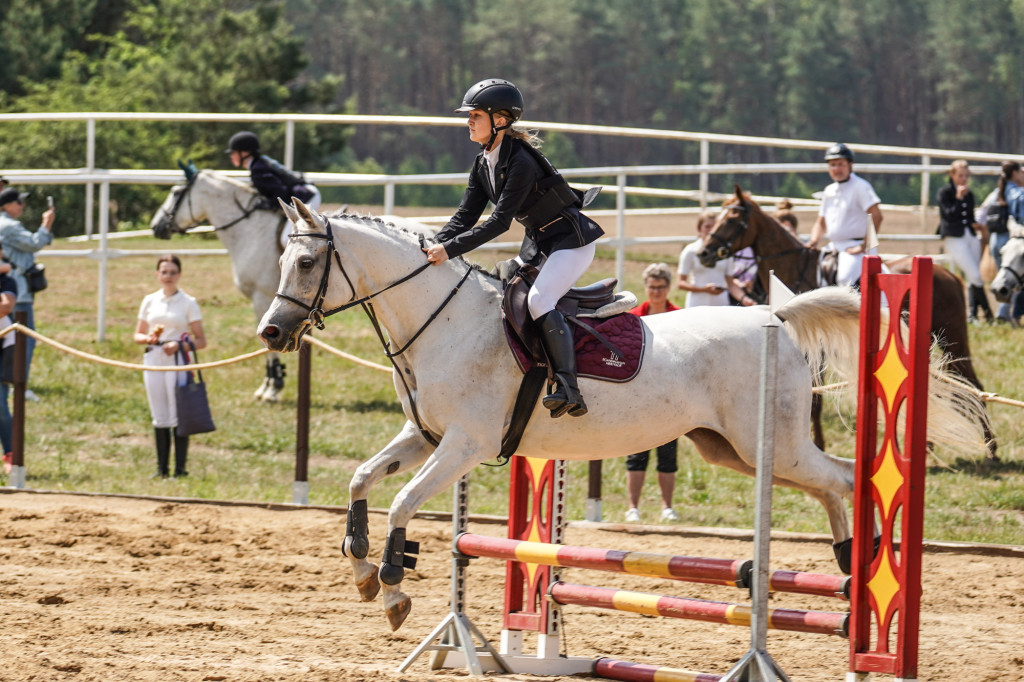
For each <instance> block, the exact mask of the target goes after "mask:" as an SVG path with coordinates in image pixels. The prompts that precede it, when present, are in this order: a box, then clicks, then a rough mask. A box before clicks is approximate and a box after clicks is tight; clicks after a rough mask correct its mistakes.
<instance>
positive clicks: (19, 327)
mask: <svg viewBox="0 0 1024 682" xmlns="http://www.w3.org/2000/svg"><path fill="white" fill-rule="evenodd" d="M12 331H13V332H21V333H23V334H26V335H28V336H31V337H32V338H34V339H35V340H36V341H42V342H43V343H45V344H48V345H50V346H53V347H54V348H56V349H58V350H62V351H64V352H65V353H69V354H71V355H74V356H76V357H79V358H82V359H84V360H91V361H93V362H98V363H99V364H101V365H107V366H109V367H117V368H120V369H133V370H138V371H143V372H180V371H182V370H181V367H182V366H180V365H170V366H167V367H150V366H149V365H140V364H138V363H135V362H122V361H120V360H110V359H108V358H104V357H101V356H99V355H93V354H92V353H86V352H84V351H80V350H77V349H75V348H72V347H71V346H66V345H64V344H63V343H60V342H59V341H54V340H53V339H51V338H48V337H46V336H43V335H42V334H40V333H39V332H37V331H36V330H34V329H29V328H28V327H26V326H25V325H23V324H20V323H18V322H15V323H14V324H12V325H10V326H9V327H5V328H4V329H0V337H2V336H6V335H7V334H8V333H10V332H12ZM304 340H305V341H306V342H307V343H309V344H311V345H313V346H316V347H317V348H319V349H320V350H323V351H326V352H328V353H331V354H332V355H336V356H338V357H339V358H343V359H345V360H348V361H350V362H354V363H355V364H357V365H362V366H363V367H368V368H370V369H376V370H379V371H381V372H391V371H393V370H392V368H391V367H385V366H384V365H378V364H377V363H374V362H370V361H369V360H363V359H362V358H360V357H357V356H355V355H351V354H349V353H346V352H345V351H342V350H338V349H337V348H335V347H333V346H330V345H328V344H326V343H324V342H323V341H321V340H320V339H318V338H315V337H313V336H311V335H309V334H307V335H306V337H305V339H304ZM269 352H270V349H269V348H261V349H259V350H256V351H253V352H251V353H245V354H243V355H236V356H235V357H233V358H227V359H226V360H217V361H216V362H201V363H199V364H194V365H188V369H189V370H204V369H213V368H215V367H224V366H226V365H231V364H234V363H236V362H243V361H245V360H251V359H252V358H256V357H259V356H261V355H265V354H267V353H269ZM849 385H850V382H848V381H841V382H839V383H836V384H828V385H826V386H815V387H814V388H813V389H811V390H812V391H813V392H814V393H829V392H831V391H836V390H839V389H841V388H847V387H848V386H849ZM972 390H973V391H974V394H975V395H976V396H977V397H978V399H979V400H981V401H982V402H986V403H999V404H1001V405H1009V406H1011V407H1020V408H1024V401H1021V400H1013V399H1012V398H1004V397H1002V396H1000V395H999V394H998V393H991V392H989V391H979V390H977V389H972Z"/></svg>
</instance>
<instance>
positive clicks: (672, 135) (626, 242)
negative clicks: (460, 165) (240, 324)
mask: <svg viewBox="0 0 1024 682" xmlns="http://www.w3.org/2000/svg"><path fill="white" fill-rule="evenodd" d="M118 121H132V122H140V121H154V122H155V121H179V122H181V121H191V122H206V123H210V122H223V123H277V124H281V125H283V126H284V129H285V146H284V156H283V159H284V163H285V165H288V166H291V165H293V160H294V155H295V126H296V124H332V125H356V126H362V125H378V126H379V125H385V126H419V127H422V126H426V127H462V126H464V125H465V122H464V120H463V119H461V118H456V117H430V116H369V115H353V114H349V115H327V114H210V113H158V112H153V113H126V112H70V113H65V112H61V113H58V112H35V113H31V112H29V113H4V114H0V129H2V127H3V125H4V124H5V123H16V122H54V123H56V122H65V123H66V122H72V123H74V122H78V123H82V124H84V125H85V128H86V130H85V154H84V159H83V161H84V163H85V165H84V166H83V167H82V168H71V169H13V168H12V169H7V168H5V169H0V173H2V174H3V175H4V176H5V177H6V178H7V179H8V180H9V181H11V182H12V183H31V184H36V185H48V184H50V185H84V186H85V189H86V193H85V199H86V200H85V233H86V237H90V238H91V237H93V232H94V230H93V226H94V220H93V216H94V213H97V214H98V216H99V230H98V237H97V238H98V240H99V246H98V248H97V249H94V250H89V251H69V250H64V251H61V250H47V251H44V252H43V253H42V254H41V255H42V256H43V257H57V258H60V257H83V256H84V257H87V258H92V259H94V260H97V261H98V262H99V268H100V276H99V281H100V286H99V291H98V292H97V296H98V302H97V337H98V338H99V339H100V340H103V338H104V335H105V329H104V328H105V318H106V313H105V310H106V276H107V263H108V260H109V259H111V258H120V257H126V256H140V255H151V253H152V252H148V251H140V250H134V251H133V250H115V249H111V248H110V247H109V246H108V244H107V239H108V236H109V231H110V225H109V216H110V186H111V185H112V184H148V185H173V184H176V183H179V182H180V181H181V173H180V171H177V170H128V169H116V170H106V169H100V168H96V163H95V159H96V139H97V136H98V127H97V126H98V124H101V123H104V122H118ZM522 125H523V126H525V127H528V128H531V129H537V130H546V131H555V132H562V133H573V134H583V135H603V136H610V137H627V138H645V139H658V140H665V141H667V142H685V143H691V142H692V143H698V144H699V151H698V157H699V163H696V164H677V165H648V166H599V167H588V168H565V169H561V172H562V174H563V175H564V176H565V177H567V178H570V179H573V180H575V181H576V182H574V184H577V185H578V186H581V187H589V186H593V185H587V184H586V183H582V182H580V180H581V179H588V178H591V179H595V180H600V179H601V178H608V177H614V178H615V182H614V184H611V185H607V184H605V185H602V187H603V188H604V189H605V190H606V191H608V192H610V193H613V194H614V196H615V201H616V207H615V209H614V210H605V211H593V212H591V213H593V214H594V215H595V216H601V215H603V216H615V218H616V225H615V230H614V234H613V235H610V236H609V237H607V238H605V239H603V240H602V246H606V247H610V248H614V249H615V250H616V274H617V276H618V277H619V280H620V281H621V280H622V279H623V272H624V263H625V250H626V248H628V247H630V246H637V245H643V244H664V243H682V242H685V241H688V240H689V239H691V237H682V236H673V237H632V238H630V237H627V235H626V217H627V216H629V215H651V214H671V213H692V212H696V211H698V210H702V209H704V208H706V207H707V205H708V203H709V202H711V201H717V200H720V199H722V198H724V196H725V195H722V194H718V193H715V192H711V191H709V189H708V184H709V183H708V180H709V178H710V176H711V175H720V174H737V173H742V174H747V173H749V174H754V173H758V174H765V173H818V172H821V171H822V165H821V164H817V163H755V164H743V163H719V164H713V163H711V161H710V159H711V145H712V144H715V145H732V146H736V145H739V146H750V147H774V148H786V149H801V150H817V151H820V150H822V149H825V148H826V147H827V146H828V145H829V144H831V142H828V141H820V140H795V139H782V138H768V137H753V136H748V135H723V134H716V133H699V132H688V131H678V130H656V129H646V128H629V127H620V126H595V125H579V124H569V123H556V122H550V121H523V122H522ZM849 146H850V147H851V149H853V150H854V151H855V152H856V153H858V154H862V155H863V154H867V155H870V154H877V155H888V156H904V157H912V158H916V159H918V162H917V163H896V164H892V163H864V162H858V164H857V168H858V170H861V171H864V172H868V173H887V174H905V175H919V176H920V181H921V200H920V203H919V204H916V205H912V206H906V205H886V206H883V209H884V210H886V211H892V212H896V211H908V212H916V213H918V214H919V215H920V219H921V225H922V227H925V226H926V225H927V221H928V220H929V211H928V205H929V199H930V195H931V190H930V176H931V174H933V173H943V172H945V171H946V169H947V166H946V165H945V164H933V163H932V159H953V158H964V159H968V160H970V161H978V162H982V163H988V162H992V163H995V164H999V163H1000V162H1002V161H1003V160H1005V159H1006V158H1008V156H1010V155H1006V154H992V153H987V152H977V151H969V150H948V149H928V148H921V147H894V146H889V145H872V144H850V145H849ZM680 156H682V154H680ZM973 171H974V173H975V174H979V175H994V174H998V173H999V166H998V165H995V166H986V165H980V166H977V167H975V168H974V169H973ZM227 174H229V175H234V176H236V177H245V175H246V174H245V173H244V172H237V171H235V172H228V173H227ZM651 175H661V176H664V175H679V176H696V177H697V179H698V187H697V189H679V190H674V189H658V188H650V187H637V186H631V185H630V184H629V180H630V178H635V177H644V176H651ZM306 177H307V178H309V180H310V181H312V182H315V183H316V184H318V185H322V186H327V187H342V186H382V187H383V188H384V202H383V203H384V213H385V214H386V215H391V214H394V212H395V188H396V187H397V186H399V185H460V184H462V183H464V182H465V177H466V175H465V173H431V174H419V175H396V174H357V173H318V172H308V173H306ZM97 186H98V187H99V202H98V206H97V205H96V201H95V200H96V197H95V194H96V187H97ZM631 196H632V197H660V198H664V199H675V200H679V201H685V202H693V203H696V204H698V205H699V207H692V208H673V209H647V210H645V209H628V208H627V203H628V201H627V200H628V198H629V197H631ZM754 198H755V199H756V200H757V201H759V202H762V203H767V202H774V201H776V200H777V199H778V198H779V197H769V196H755V197H754ZM789 199H790V201H792V203H793V204H795V205H797V206H804V207H814V206H817V205H818V203H819V202H818V201H817V200H816V199H813V198H789ZM96 209H98V211H97V210H96ZM418 220H422V221H423V222H438V221H440V220H444V218H418ZM879 238H880V239H882V240H888V241H930V240H933V239H935V237H933V236H931V235H894V234H881V235H879ZM489 248H492V249H502V250H507V249H515V248H518V244H512V243H506V242H500V243H494V244H491V245H489ZM182 253H186V251H183V252H182ZM187 253H189V254H199V253H202V254H206V253H225V251H224V250H222V249H211V250H200V249H194V250H189V251H187Z"/></svg>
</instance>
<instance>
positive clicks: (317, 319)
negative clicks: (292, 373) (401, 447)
mask: <svg viewBox="0 0 1024 682" xmlns="http://www.w3.org/2000/svg"><path fill="white" fill-rule="evenodd" d="M320 218H321V220H323V222H324V224H325V225H326V230H325V232H299V233H293V234H291V235H289V236H288V239H289V240H293V239H307V238H308V239H323V240H325V241H326V242H327V249H326V251H327V257H326V262H325V264H324V271H323V274H321V275H320V285H319V286H318V287H317V290H316V294H315V295H314V296H313V300H312V302H311V303H304V302H303V301H300V300H298V299H297V298H294V297H292V296H289V295H287V294H285V293H282V292H280V291H278V292H277V293H276V294H275V295H276V296H277V298H281V299H284V300H285V301H288V302H289V303H294V304H295V305H297V306H299V307H300V308H302V309H304V310H305V311H306V312H307V313H308V316H307V317H306V321H307V322H308V323H309V324H310V325H312V326H314V327H316V328H317V329H321V330H322V329H323V328H324V320H325V318H328V317H330V316H331V315H334V314H335V313H340V312H341V311H343V310H348V309H349V308H353V307H355V306H357V305H358V306H362V308H363V310H364V311H365V312H366V316H367V317H369V318H370V322H371V323H372V324H373V329H374V331H375V332H377V338H378V339H379V340H380V343H381V345H382V346H383V347H384V354H385V355H386V356H387V358H388V359H389V360H391V364H392V366H393V367H394V369H395V374H397V375H398V376H399V377H400V378H401V380H402V385H403V386H404V387H405V393H406V395H408V396H409V405H410V406H411V408H412V414H413V418H414V419H415V421H416V426H417V427H418V428H419V430H420V433H421V434H422V435H423V437H424V438H425V439H426V440H427V442H428V443H430V444H431V445H433V446H434V447H437V446H438V445H439V443H440V441H439V440H438V439H437V437H436V436H434V434H433V433H431V432H430V431H428V430H427V429H425V428H424V427H423V424H422V423H421V421H420V416H419V412H418V411H417V409H416V400H415V399H414V398H413V394H412V391H410V390H409V386H408V384H406V382H405V375H404V373H403V372H402V371H401V370H399V368H398V364H397V363H396V362H395V358H396V357H398V356H399V355H401V354H402V353H404V352H405V351H407V350H408V349H409V347H410V346H412V344H413V342H414V341H415V340H416V339H418V338H419V336H420V334H422V333H423V332H424V331H426V329H427V327H429V326H430V324H431V323H432V322H433V321H434V320H436V319H437V316H438V315H440V314H441V311H442V310H444V309H445V306H447V305H448V303H449V302H451V300H452V299H453V298H455V294H457V293H459V289H461V288H462V285H463V284H464V283H465V282H466V280H467V279H468V278H469V274H470V273H471V272H473V268H471V267H468V266H467V268H466V273H465V274H464V275H463V276H462V279H460V280H459V283H458V284H456V285H455V287H454V288H453V289H452V290H451V291H450V292H449V293H448V296H447V297H446V298H445V299H444V300H443V301H442V302H441V304H440V305H439V306H438V307H437V309H436V310H434V312H433V313H432V314H431V315H430V317H428V318H427V321H426V322H424V323H423V324H422V326H420V328H419V329H418V330H417V331H416V333H415V334H413V335H412V337H411V338H410V339H409V340H408V341H406V343H405V345H403V346H402V347H401V348H399V349H398V350H392V344H391V341H389V340H388V339H387V338H386V337H385V336H384V331H383V330H382V329H381V326H380V323H379V322H378V321H377V314H376V312H375V311H374V309H373V304H372V303H371V302H370V301H372V300H373V299H374V298H376V297H377V296H380V295H381V294H383V293H384V292H385V291H388V290H390V289H393V288H395V287H397V286H398V285H400V284H403V283H405V282H408V281H409V280H411V279H412V278H413V277H415V276H416V275H418V274H420V273H421V272H423V271H424V270H426V269H427V268H429V267H430V266H431V265H432V264H431V263H430V262H429V261H427V262H426V263H424V264H423V265H420V266H419V267H417V268H416V269H414V270H413V271H412V272H410V273H409V274H407V275H404V276H403V277H400V278H399V279H397V280H395V281H394V282H392V283H391V284H388V285H387V286H385V287H383V288H382V289H378V290H377V291H375V292H373V293H372V294H368V295H366V296H363V297H362V298H358V299H357V298H356V289H355V286H353V284H352V278H351V277H349V276H348V272H346V271H345V265H344V264H343V263H342V262H341V254H340V253H339V251H338V248H337V246H335V243H334V233H333V231H332V230H331V222H330V221H329V220H327V219H326V218H324V217H323V216H322V215H321V216H320ZM419 239H420V247H421V248H426V243H427V242H426V239H424V237H423V235H422V234H421V235H419ZM332 256H333V259H334V262H335V263H337V264H338V270H340V271H341V275H342V277H344V278H345V282H346V283H347V284H348V288H349V291H351V292H352V295H351V296H350V297H349V300H348V301H347V302H346V303H344V304H342V305H340V306H338V307H336V308H331V309H330V310H324V309H323V305H324V299H325V297H326V296H327V288H328V285H329V283H330V276H331V257H332ZM306 329H308V327H306ZM304 331H305V330H303V332H304ZM299 338H302V332H300V334H299Z"/></svg>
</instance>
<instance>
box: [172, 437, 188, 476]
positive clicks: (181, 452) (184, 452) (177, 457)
mask: <svg viewBox="0 0 1024 682" xmlns="http://www.w3.org/2000/svg"><path fill="white" fill-rule="evenodd" d="M186 460H188V436H179V435H177V434H175V436H174V477H175V478H180V477H182V476H188V472H187V471H185V462H186Z"/></svg>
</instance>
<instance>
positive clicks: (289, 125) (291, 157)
mask: <svg viewBox="0 0 1024 682" xmlns="http://www.w3.org/2000/svg"><path fill="white" fill-rule="evenodd" d="M284 165H285V166H287V167H288V168H295V121H294V120H293V119H288V120H287V121H285V124H284Z"/></svg>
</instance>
